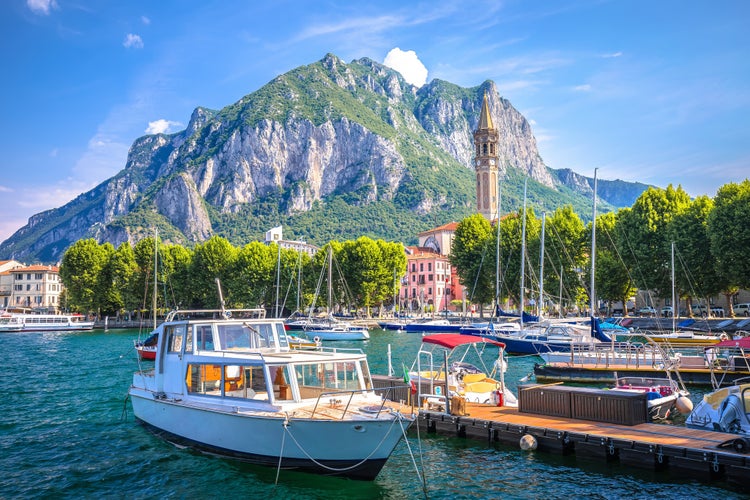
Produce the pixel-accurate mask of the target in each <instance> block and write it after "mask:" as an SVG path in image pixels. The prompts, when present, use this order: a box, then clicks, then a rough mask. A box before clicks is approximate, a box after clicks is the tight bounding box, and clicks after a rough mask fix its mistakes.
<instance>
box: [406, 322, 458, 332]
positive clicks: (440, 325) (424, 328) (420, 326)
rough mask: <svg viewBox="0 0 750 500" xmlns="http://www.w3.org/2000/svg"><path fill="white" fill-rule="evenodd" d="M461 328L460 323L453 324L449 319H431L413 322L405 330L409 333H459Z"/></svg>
mask: <svg viewBox="0 0 750 500" xmlns="http://www.w3.org/2000/svg"><path fill="white" fill-rule="evenodd" d="M461 326H462V325H461V324H460V323H452V322H451V321H449V320H447V319H429V320H424V321H419V320H417V321H412V322H411V323H408V324H407V325H405V326H404V328H403V329H404V331H406V332H409V333H459V331H460V329H461Z"/></svg>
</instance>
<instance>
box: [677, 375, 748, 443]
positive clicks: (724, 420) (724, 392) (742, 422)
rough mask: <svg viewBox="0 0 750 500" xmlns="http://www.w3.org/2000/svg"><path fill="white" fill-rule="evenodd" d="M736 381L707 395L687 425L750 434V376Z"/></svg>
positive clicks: (693, 412) (697, 406)
mask: <svg viewBox="0 0 750 500" xmlns="http://www.w3.org/2000/svg"><path fill="white" fill-rule="evenodd" d="M736 382H738V383H737V384H735V385H731V386H729V387H722V388H721V389H717V390H715V391H713V392H711V393H709V394H706V395H705V396H703V399H702V400H701V401H700V402H699V403H698V404H697V405H696V406H695V409H693V411H692V412H691V413H690V415H689V416H688V418H687V420H686V421H685V426H687V427H688V428H690V429H703V430H708V431H718V432H727V433H730V434H741V435H744V436H750V377H746V378H743V379H739V380H737V381H736Z"/></svg>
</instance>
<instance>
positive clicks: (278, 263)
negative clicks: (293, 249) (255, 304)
mask: <svg viewBox="0 0 750 500" xmlns="http://www.w3.org/2000/svg"><path fill="white" fill-rule="evenodd" d="M276 248H277V254H276V315H275V316H274V317H276V318H278V317H279V280H280V279H281V245H279V244H278V243H277V244H276Z"/></svg>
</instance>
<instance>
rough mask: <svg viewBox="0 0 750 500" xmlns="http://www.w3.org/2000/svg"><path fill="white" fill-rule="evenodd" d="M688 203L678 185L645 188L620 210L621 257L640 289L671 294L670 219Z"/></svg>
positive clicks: (685, 195)
mask: <svg viewBox="0 0 750 500" xmlns="http://www.w3.org/2000/svg"><path fill="white" fill-rule="evenodd" d="M689 205H690V197H689V196H688V194H687V193H686V192H685V191H684V190H683V189H682V187H680V186H678V187H677V188H676V189H675V188H673V187H672V185H671V184H670V185H669V186H668V187H667V189H658V188H653V187H651V188H648V189H647V190H646V191H644V192H643V193H642V194H641V196H639V197H638V199H637V200H636V202H635V204H633V207H632V208H631V209H629V210H622V211H621V212H620V215H619V218H618V221H619V224H618V226H619V230H620V231H621V237H622V238H623V243H624V244H625V245H626V246H625V247H624V248H623V253H622V255H623V260H624V262H625V263H626V265H627V266H628V268H629V269H631V270H632V271H633V272H634V276H633V277H634V280H635V283H636V284H637V286H638V287H639V288H640V289H642V290H649V291H653V292H655V293H656V294H657V296H659V297H666V296H671V287H672V285H671V270H670V262H671V258H670V255H671V250H670V247H671V242H670V238H669V235H668V230H667V229H668V226H669V223H670V221H671V220H672V219H673V218H674V217H675V216H676V215H678V214H680V213H682V212H684V211H685V210H686V209H687V207H688V206H689Z"/></svg>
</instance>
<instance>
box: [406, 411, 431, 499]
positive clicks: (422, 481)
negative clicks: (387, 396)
mask: <svg viewBox="0 0 750 500" xmlns="http://www.w3.org/2000/svg"><path fill="white" fill-rule="evenodd" d="M399 415H400V414H399ZM418 419H419V416H416V417H415V418H414V420H415V423H416V424H417V443H418V444H419V463H420V465H417V461H416V459H415V458H414V453H413V452H412V449H411V445H410V444H409V440H408V439H407V438H406V429H404V426H403V422H402V421H401V419H399V425H400V426H401V433H402V434H403V436H404V442H405V443H406V449H408V450H409V456H410V457H411V462H412V464H414V472H416V473H417V479H419V482H420V484H421V486H422V492H423V493H424V497H425V498H428V496H427V478H426V477H425V473H424V457H423V456H422V439H421V438H420V434H419V420H418ZM420 466H421V469H422V473H421V474H420V473H419V470H420Z"/></svg>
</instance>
